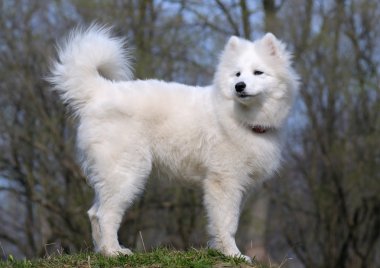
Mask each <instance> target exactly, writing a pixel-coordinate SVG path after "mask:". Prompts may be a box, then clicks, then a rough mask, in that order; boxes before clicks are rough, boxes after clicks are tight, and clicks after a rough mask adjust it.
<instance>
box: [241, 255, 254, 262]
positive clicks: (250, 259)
mask: <svg viewBox="0 0 380 268" xmlns="http://www.w3.org/2000/svg"><path fill="white" fill-rule="evenodd" d="M238 257H239V258H242V259H244V260H245V261H246V262H248V263H249V264H252V258H251V257H249V256H247V255H243V254H240V255H238Z"/></svg>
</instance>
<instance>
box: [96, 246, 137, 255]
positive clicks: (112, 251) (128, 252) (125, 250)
mask: <svg viewBox="0 0 380 268" xmlns="http://www.w3.org/2000/svg"><path fill="white" fill-rule="evenodd" d="M99 252H100V253H101V254H103V255H104V256H107V257H115V256H119V255H132V254H133V252H132V251H131V250H130V249H128V248H125V247H120V248H118V249H102V250H99Z"/></svg>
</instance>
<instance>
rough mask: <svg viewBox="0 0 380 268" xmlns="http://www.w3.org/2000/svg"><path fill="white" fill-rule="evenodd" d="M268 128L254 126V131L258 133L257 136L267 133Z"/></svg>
mask: <svg viewBox="0 0 380 268" xmlns="http://www.w3.org/2000/svg"><path fill="white" fill-rule="evenodd" d="M267 130H268V129H267V128H265V127H263V126H253V127H252V131H253V132H255V133H257V134H263V133H265V132H267Z"/></svg>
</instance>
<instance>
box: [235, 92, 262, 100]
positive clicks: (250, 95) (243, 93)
mask: <svg viewBox="0 0 380 268" xmlns="http://www.w3.org/2000/svg"><path fill="white" fill-rule="evenodd" d="M259 94H260V93H257V94H247V93H245V92H236V96H237V97H238V98H240V99H249V98H254V97H256V96H257V95H259Z"/></svg>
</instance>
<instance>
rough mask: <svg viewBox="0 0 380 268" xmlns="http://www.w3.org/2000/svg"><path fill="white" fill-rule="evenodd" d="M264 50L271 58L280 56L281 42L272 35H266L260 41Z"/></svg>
mask: <svg viewBox="0 0 380 268" xmlns="http://www.w3.org/2000/svg"><path fill="white" fill-rule="evenodd" d="M261 41H262V43H263V44H264V46H265V48H266V50H267V51H268V53H269V55H271V56H280V55H281V54H282V52H283V51H281V42H280V41H279V40H277V38H276V36H274V34H272V33H266V34H265V35H264V37H263V38H262V39H261Z"/></svg>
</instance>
